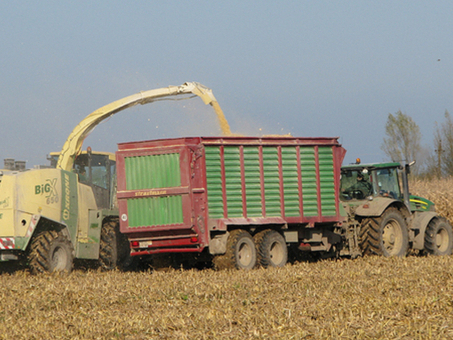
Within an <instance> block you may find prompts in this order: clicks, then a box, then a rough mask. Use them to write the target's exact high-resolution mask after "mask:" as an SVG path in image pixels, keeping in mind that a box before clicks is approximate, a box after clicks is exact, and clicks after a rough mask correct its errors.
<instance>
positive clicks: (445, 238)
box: [425, 217, 453, 256]
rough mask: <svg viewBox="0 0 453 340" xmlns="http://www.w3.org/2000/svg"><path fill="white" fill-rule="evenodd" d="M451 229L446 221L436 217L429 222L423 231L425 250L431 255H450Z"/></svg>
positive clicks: (452, 244)
mask: <svg viewBox="0 0 453 340" xmlns="http://www.w3.org/2000/svg"><path fill="white" fill-rule="evenodd" d="M452 249H453V230H452V227H451V225H450V223H448V221H447V220H446V219H445V218H443V217H437V218H434V219H433V220H431V222H429V224H428V226H427V227H426V231H425V251H426V252H427V253H428V254H431V255H438V256H441V255H451V253H452Z"/></svg>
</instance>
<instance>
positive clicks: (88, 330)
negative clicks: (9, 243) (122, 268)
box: [0, 256, 453, 339]
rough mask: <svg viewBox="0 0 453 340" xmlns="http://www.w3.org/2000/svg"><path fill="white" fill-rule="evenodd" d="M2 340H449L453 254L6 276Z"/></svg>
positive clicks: (3, 277)
mask: <svg viewBox="0 0 453 340" xmlns="http://www.w3.org/2000/svg"><path fill="white" fill-rule="evenodd" d="M0 281H1V287H2V289H1V293H0V296H1V301H2V310H1V312H0V338H1V339H176V338H178V339H268V338H274V339H319V338H323V339H434V338H435V339H447V338H451V337H453V319H452V318H451V315H452V314H453V257H417V256H410V257H407V258H403V259H401V258H397V259H396V258H383V257H365V258H359V259H356V260H339V261H334V260H327V261H320V262H316V263H297V264H294V265H287V266H285V267H284V268H280V269H256V270H252V271H247V272H245V271H236V270H234V271H213V270H202V271H197V270H181V271H179V270H172V271H167V272H163V271H158V272H131V273H121V272H107V273H106V272H96V271H88V272H85V271H74V272H73V273H71V274H70V275H45V274H43V275H36V276H32V275H30V274H28V273H27V272H22V271H21V272H16V273H13V274H7V273H4V274H3V275H1V276H0Z"/></svg>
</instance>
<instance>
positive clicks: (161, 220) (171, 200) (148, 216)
mask: <svg viewBox="0 0 453 340" xmlns="http://www.w3.org/2000/svg"><path fill="white" fill-rule="evenodd" d="M127 211H128V214H129V227H131V228H134V227H144V226H153V225H166V224H181V223H183V215H182V197H181V196H180V195H178V196H164V197H142V198H134V199H129V200H127Z"/></svg>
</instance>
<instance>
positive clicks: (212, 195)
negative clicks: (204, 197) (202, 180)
mask: <svg viewBox="0 0 453 340" xmlns="http://www.w3.org/2000/svg"><path fill="white" fill-rule="evenodd" d="M205 154H206V182H207V188H206V189H207V194H208V209H209V217H210V218H222V217H223V198H222V173H221V167H220V148H219V147H218V146H206V147H205Z"/></svg>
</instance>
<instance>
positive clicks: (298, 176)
mask: <svg viewBox="0 0 453 340" xmlns="http://www.w3.org/2000/svg"><path fill="white" fill-rule="evenodd" d="M221 148H222V147H221V146H205V156H206V159H205V162H206V183H207V195H208V208H209V217H210V218H213V219H216V218H243V217H248V218H254V217H255V218H264V217H282V216H285V217H296V218H297V217H301V216H302V214H303V216H305V217H316V216H319V215H320V212H321V213H322V216H336V192H335V178H334V162H333V152H332V147H315V146H299V147H296V146H281V147H278V146H266V145H265V146H262V147H258V146H247V145H243V146H224V147H223V161H224V169H222V157H221ZM241 149H242V157H243V170H242V169H241ZM279 152H280V155H281V156H280V155H279ZM260 153H261V155H260ZM298 153H299V154H298ZM316 154H318V157H316ZM280 157H281V158H280ZM299 160H300V164H299V163H298V162H299ZM280 162H281V163H280ZM317 162H319V163H318V164H319V176H318V175H317V171H318V165H317ZM280 164H281V167H280ZM260 166H262V168H260ZM299 169H300V170H299ZM222 171H224V176H225V177H224V178H225V189H226V190H225V196H226V200H225V202H224V197H223V192H222V188H223V183H222ZM242 171H243V179H244V183H242V177H241V174H242ZM299 171H300V172H301V173H299ZM318 177H319V178H318ZM318 180H319V188H318ZM300 181H301V186H302V192H301V193H300V184H299V183H300ZM281 182H282V183H281ZM244 187H245V193H243V188H244ZM281 189H283V195H281ZM263 193H264V195H263ZM319 195H320V196H321V197H320V201H321V205H320V206H321V211H319V209H318V196H319ZM244 198H245V204H244V202H243V199H244ZM301 198H302V204H301ZM263 200H264V202H263ZM282 200H283V202H282ZM224 204H226V213H227V214H226V216H224ZM282 206H283V207H284V211H283V212H282ZM301 206H302V207H303V212H302V211H301V209H300V208H301ZM244 208H245V213H244V210H243V209H244Z"/></svg>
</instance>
